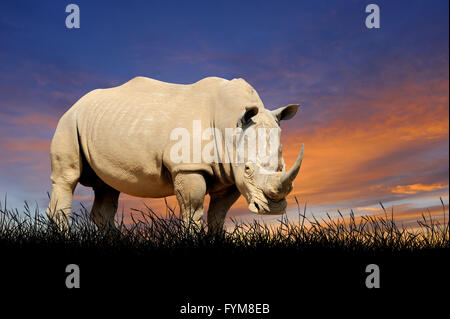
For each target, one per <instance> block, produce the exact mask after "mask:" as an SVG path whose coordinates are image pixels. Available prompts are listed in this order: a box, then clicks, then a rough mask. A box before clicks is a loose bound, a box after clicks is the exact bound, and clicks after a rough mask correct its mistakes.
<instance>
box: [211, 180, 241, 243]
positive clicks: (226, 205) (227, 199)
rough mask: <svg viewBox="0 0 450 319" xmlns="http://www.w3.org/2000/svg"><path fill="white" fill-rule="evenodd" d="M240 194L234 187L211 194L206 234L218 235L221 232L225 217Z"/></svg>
mask: <svg viewBox="0 0 450 319" xmlns="http://www.w3.org/2000/svg"><path fill="white" fill-rule="evenodd" d="M240 195H241V193H240V192H239V190H238V189H237V187H236V186H235V185H233V186H231V187H229V188H227V189H225V190H223V191H221V192H217V193H211V194H210V195H209V196H210V198H211V200H210V202H209V208H208V233H210V234H218V233H220V232H221V231H222V230H223V224H224V222H225V217H226V215H227V212H228V210H229V209H230V208H231V206H232V205H233V204H234V203H235V202H236V201H237V199H238V198H239V196H240Z"/></svg>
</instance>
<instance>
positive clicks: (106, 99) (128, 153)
mask: <svg viewBox="0 0 450 319" xmlns="http://www.w3.org/2000/svg"><path fill="white" fill-rule="evenodd" d="M298 107H299V105H298V104H292V105H288V106H285V107H281V108H278V109H276V110H273V111H270V110H268V109H265V108H264V105H263V102H262V101H261V99H260V97H259V96H258V93H257V92H256V91H255V89H254V88H253V87H252V86H251V85H250V84H248V83H247V82H246V81H245V80H243V79H233V80H226V79H222V78H218V77H208V78H204V79H202V80H200V81H198V82H196V83H193V84H186V85H184V84H171V83H166V82H161V81H157V80H154V79H150V78H146V77H136V78H133V79H132V80H130V81H128V82H126V83H125V84H123V85H120V86H117V87H112V88H106V89H97V90H94V91H91V92H89V93H87V94H86V95H84V96H83V97H82V98H80V99H79V100H78V101H77V102H76V103H75V104H74V105H73V106H72V107H71V108H70V109H69V110H68V111H67V112H66V113H65V114H64V115H63V116H62V117H61V119H60V120H59V122H58V125H57V127H56V131H55V134H54V137H53V139H52V142H51V149H50V158H51V169H52V173H51V181H52V192H51V198H50V203H49V206H48V208H47V210H46V213H47V215H48V217H49V218H50V220H52V221H54V222H56V223H57V224H58V225H59V226H60V227H61V228H62V229H67V227H68V220H69V216H70V212H71V204H72V196H73V191H74V189H75V186H76V185H77V183H80V184H82V185H85V186H88V187H92V188H93V190H94V194H95V199H94V203H93V206H92V210H91V212H90V219H91V220H92V221H93V222H94V223H95V224H96V225H97V227H98V228H99V229H100V230H101V231H109V230H115V229H116V228H115V224H114V216H115V214H116V210H117V205H118V198H119V194H120V192H123V193H126V194H129V195H132V196H137V197H146V198H162V197H166V196H170V195H175V196H176V198H177V201H178V204H179V206H180V211H181V216H182V218H183V219H185V220H190V221H192V220H193V221H194V222H195V223H197V224H201V223H202V220H203V201H204V198H205V196H206V195H207V194H209V196H210V204H209V208H208V212H207V225H208V231H218V230H221V229H222V228H223V225H224V220H225V216H226V214H227V212H228V210H229V209H230V207H231V206H232V205H233V203H234V202H235V201H236V200H237V199H238V198H239V197H240V195H243V196H244V197H245V199H246V200H247V202H248V208H249V210H250V211H251V212H253V213H256V214H282V213H284V212H285V209H286V199H285V198H286V196H287V194H288V193H289V192H290V191H291V190H292V183H293V180H294V179H295V177H296V176H297V174H298V172H299V169H300V165H301V162H302V157H303V146H302V148H301V150H300V152H299V155H298V157H297V159H296V161H295V163H294V164H293V166H292V168H291V169H290V170H289V171H286V169H285V164H284V161H283V157H282V150H281V144H280V134H281V129H280V121H281V120H288V119H291V118H292V117H293V116H294V115H295V114H296V112H297V109H298ZM195 123H197V124H198V123H201V126H202V129H203V130H204V129H207V128H214V132H215V133H214V134H213V137H212V139H213V142H214V143H216V144H222V145H223V149H224V153H226V154H230V153H232V151H233V150H234V151H235V150H236V149H238V147H239V146H240V143H244V141H245V140H246V139H245V138H241V137H242V136H245V132H246V131H248V130H250V129H255V128H258V129H259V130H261V129H262V130H268V129H272V130H273V129H275V131H276V133H277V138H276V140H275V142H276V143H275V144H276V145H275V148H276V150H277V151H276V152H275V153H274V154H275V156H276V161H269V162H267V161H265V162H264V163H262V162H260V161H259V160H258V157H257V158H256V160H252V161H249V160H248V152H245V153H244V157H243V158H242V157H241V160H239V161H237V160H229V161H220V160H218V161H205V160H203V158H200V160H196V161H195V160H192V158H193V157H196V156H197V155H198V152H199V151H200V149H199V148H198V147H195V145H194V147H188V148H187V150H188V151H189V153H190V154H189V155H190V158H191V161H179V160H176V159H174V158H173V156H171V155H173V147H174V145H175V144H176V143H179V142H177V141H176V140H174V139H173V136H172V133H173V132H174V130H175V129H177V128H184V129H185V130H186V131H187V132H191V131H192V130H193V129H194V126H195ZM228 128H235V129H238V128H240V131H239V130H238V131H237V132H238V133H236V134H237V135H238V136H237V138H233V139H223V138H222V139H220V140H218V138H217V135H218V134H217V133H223V135H226V134H225V132H224V131H225V130H226V129H228ZM198 158H199V157H198V156H197V159H198Z"/></svg>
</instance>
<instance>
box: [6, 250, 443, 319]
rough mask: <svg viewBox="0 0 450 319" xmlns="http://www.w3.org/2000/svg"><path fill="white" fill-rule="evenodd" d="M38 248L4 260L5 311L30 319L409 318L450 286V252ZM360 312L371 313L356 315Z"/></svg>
mask: <svg viewBox="0 0 450 319" xmlns="http://www.w3.org/2000/svg"><path fill="white" fill-rule="evenodd" d="M37 247H38V246H31V247H30V246H25V247H23V248H21V249H20V250H16V249H13V248H4V249H2V252H1V262H0V276H1V290H2V291H3V292H2V297H1V304H3V307H5V306H11V307H13V306H12V305H13V303H14V304H18V305H20V306H19V307H17V306H14V307H15V309H17V311H19V312H20V313H21V314H24V315H25V314H30V315H36V314H38V313H41V312H42V313H44V314H51V315H55V314H58V312H56V310H55V309H54V307H53V305H63V308H64V313H68V314H80V315H85V316H89V317H91V316H95V314H102V318H103V317H104V316H106V314H107V313H108V314H113V315H114V316H115V317H116V316H117V315H119V314H126V316H127V318H128V317H134V316H136V315H137V314H138V313H140V314H143V315H144V316H145V317H148V318H208V316H207V315H200V314H199V315H192V314H191V315H186V314H180V312H179V311H180V308H181V306H183V305H187V303H188V302H189V303H190V304H195V305H214V306H215V307H216V308H222V309H223V305H224V304H225V303H240V304H245V303H247V304H248V303H268V304H269V305H270V313H269V314H257V315H256V314H253V315H250V314H245V315H231V314H227V315H224V314H223V311H222V312H218V311H216V312H215V313H214V314H213V315H212V316H211V317H210V318H301V317H303V316H305V314H306V311H308V312H309V311H312V313H316V314H317V315H320V316H319V317H322V315H332V316H333V317H334V315H335V314H344V315H345V316H346V317H347V316H350V317H353V314H354V315H355V316H357V317H362V318H365V317H366V315H368V314H380V315H382V314H383V313H385V312H389V313H392V307H394V309H396V311H398V312H399V313H403V314H405V313H407V312H415V311H416V309H417V310H419V309H421V308H424V309H430V310H431V309H436V307H438V308H439V307H442V308H443V309H445V304H442V301H441V300H444V299H445V298H447V297H446V296H448V292H447V290H448V287H449V285H448V284H449V276H448V269H450V268H449V261H448V258H447V256H448V252H449V250H448V249H433V250H420V251H415V252H397V253H395V254H393V253H390V252H386V253H383V252H377V253H374V252H365V253H362V252H357V253H352V252H342V251H339V250H332V249H328V250H327V249H319V250H317V249H316V250H310V251H307V250H306V251H301V252H299V251H295V250H290V249H261V250H247V251H245V250H243V251H231V250H221V249H217V250H214V249H206V248H205V249H201V248H197V249H186V250H182V249H178V250H168V249H162V250H160V251H153V252H151V253H148V254H146V255H142V256H137V255H135V254H131V253H129V254H127V253H120V254H114V253H102V252H101V251H98V250H96V249H95V248H92V249H90V250H89V249H83V250H76V249H65V248H64V247H57V248H52V249H48V250H43V249H42V248H37ZM73 263H74V264H77V265H79V267H80V286H81V287H80V289H67V288H66V286H65V279H66V276H67V275H68V274H66V273H65V267H66V266H67V265H68V264H73ZM368 264H377V265H378V266H379V267H380V285H381V288H379V289H368V288H366V286H365V279H366V276H367V275H368V274H366V273H365V267H366V266H367V265H368ZM355 306H361V307H363V308H364V312H363V313H361V312H356V310H355ZM386 307H387V308H386ZM387 309H391V310H387ZM61 315H63V313H61ZM64 316H65V315H64ZM339 316H340V315H339ZM307 317H310V316H307ZM402 317H403V316H402Z"/></svg>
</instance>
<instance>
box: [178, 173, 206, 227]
mask: <svg viewBox="0 0 450 319" xmlns="http://www.w3.org/2000/svg"><path fill="white" fill-rule="evenodd" d="M173 181H174V190H175V195H176V196H177V200H178V204H179V205H180V209H181V217H182V218H183V220H184V222H185V225H186V226H187V227H189V228H190V227H191V226H192V223H194V224H195V226H198V227H200V226H201V225H202V221H203V201H204V199H205V195H206V182H205V178H204V177H203V175H202V174H201V173H196V172H179V173H178V174H176V176H175V177H174V178H173Z"/></svg>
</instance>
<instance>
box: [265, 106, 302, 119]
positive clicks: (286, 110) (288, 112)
mask: <svg viewBox="0 0 450 319" xmlns="http://www.w3.org/2000/svg"><path fill="white" fill-rule="evenodd" d="M299 106H300V105H299V104H289V105H288V106H283V107H280V108H278V109H276V110H273V111H272V114H273V115H274V116H275V117H276V118H277V119H278V121H283V120H290V119H291V118H293V117H294V115H295V113H297V110H298V107H299Z"/></svg>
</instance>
